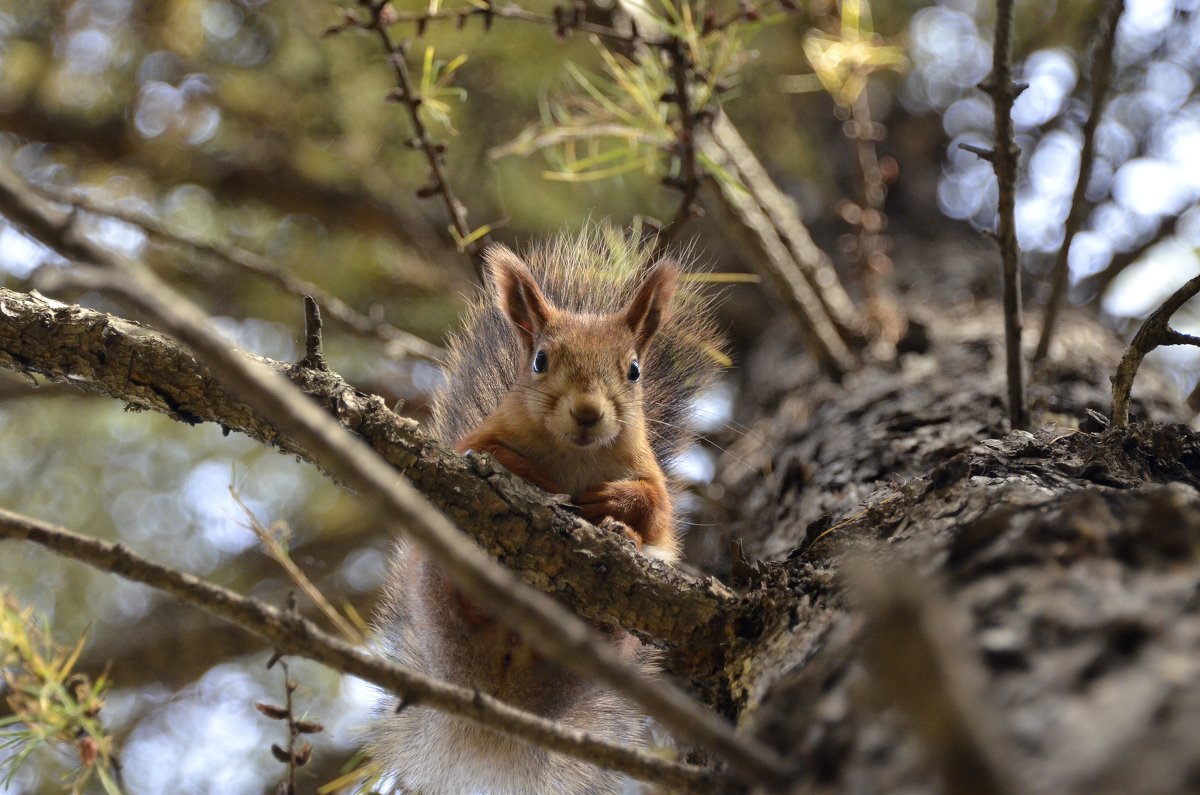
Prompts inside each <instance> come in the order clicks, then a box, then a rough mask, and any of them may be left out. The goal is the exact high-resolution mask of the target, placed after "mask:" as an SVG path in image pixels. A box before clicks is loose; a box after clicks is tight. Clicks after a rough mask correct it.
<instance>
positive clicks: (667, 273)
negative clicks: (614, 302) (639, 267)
mask: <svg viewBox="0 0 1200 795" xmlns="http://www.w3.org/2000/svg"><path fill="white" fill-rule="evenodd" d="M678 283H679V267H678V266H677V265H675V263H673V262H670V261H667V260H663V261H662V262H659V263H658V264H657V265H655V266H654V267H653V268H652V269H651V270H650V272H649V273H648V274H646V278H645V279H643V280H642V283H641V285H639V286H638V289H637V292H636V293H634V295H633V299H632V300H630V302H629V306H628V307H627V308H626V309H625V322H626V323H627V324H628V325H629V330H630V331H632V332H633V336H634V338H635V340H636V346H637V352H638V354H639V355H641V354H643V353H645V351H646V348H647V347H648V346H649V345H650V340H651V339H653V337H654V334H655V333H656V332H657V331H658V329H659V327H661V326H662V324H663V323H665V322H666V320H667V317H668V315H669V314H670V304H671V296H673V295H675V286H676V285H677V284H678Z"/></svg>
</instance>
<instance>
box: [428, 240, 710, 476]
mask: <svg viewBox="0 0 1200 795" xmlns="http://www.w3.org/2000/svg"><path fill="white" fill-rule="evenodd" d="M651 254H652V252H651V249H650V248H649V247H646V246H639V245H638V244H637V243H636V242H634V241H630V240H628V239H627V238H626V237H625V236H624V235H623V234H622V233H621V231H620V230H618V229H615V228H613V227H611V226H604V225H595V226H589V227H588V228H586V229H584V230H583V231H582V232H580V233H579V234H578V235H575V236H570V235H559V236H557V237H555V238H552V239H550V240H548V241H545V242H543V243H541V244H539V245H537V246H535V247H533V248H532V249H530V250H529V251H525V252H522V257H523V259H524V260H525V263H526V264H527V265H528V266H529V269H530V270H531V271H532V272H533V275H534V277H535V278H536V279H537V281H538V284H539V285H540V286H541V288H542V291H543V292H544V293H545V294H546V297H547V298H549V299H550V300H551V301H553V302H554V304H555V305H556V306H558V307H560V308H562V309H566V310H569V311H573V312H580V313H595V314H607V313H613V312H618V311H620V310H621V309H623V308H624V307H625V306H626V305H627V304H628V303H629V301H630V299H631V298H632V296H633V293H634V290H636V289H637V286H638V284H639V283H640V281H641V279H642V277H643V276H644V275H645V273H646V271H647V270H648V268H649V267H650V266H651V265H653V264H654V260H652V259H651ZM666 258H667V259H675V260H678V259H680V255H674V256H671V255H668V257H666ZM680 264H681V266H683V267H684V270H685V280H684V282H683V283H682V284H681V285H680V287H679V289H678V290H677V291H676V293H675V297H674V299H673V300H672V303H671V314H670V316H669V318H668V320H667V322H666V323H665V324H664V325H663V326H662V327H661V328H660V329H659V331H658V334H657V335H656V336H655V338H654V341H653V342H652V343H651V345H650V350H649V353H648V354H647V357H646V361H645V362H644V365H645V370H646V372H647V373H653V374H654V375H653V377H651V378H647V379H646V380H645V390H646V392H645V402H644V404H643V405H644V407H645V414H646V420H647V429H648V430H649V432H650V439H651V446H652V447H653V448H654V454H655V456H656V457H657V458H658V460H659V463H660V464H663V465H665V464H666V462H667V461H668V460H669V459H670V458H671V457H672V456H673V455H675V454H676V453H678V452H679V451H680V450H681V449H682V448H683V447H684V446H685V445H686V444H687V443H688V442H689V441H690V440H691V432H690V431H689V429H688V423H687V417H688V409H689V405H690V403H691V400H692V399H693V398H694V397H695V396H696V395H697V394H698V393H699V392H700V391H701V390H702V389H704V388H705V387H706V386H708V385H709V384H710V383H711V382H712V381H713V379H714V377H715V376H716V374H717V372H718V371H719V370H720V368H721V367H722V365H723V363H724V362H725V361H727V357H726V354H725V352H724V346H723V343H722V340H721V336H720V334H719V333H718V332H717V330H716V326H715V324H714V322H713V319H712V314H713V313H712V305H711V300H710V299H708V298H706V297H705V296H704V295H702V294H701V293H700V291H699V290H697V289H696V288H695V287H694V286H693V285H692V284H691V283H689V282H688V281H687V280H686V265H687V263H680ZM523 357H524V353H523V349H522V347H521V342H520V340H519V339H518V338H517V334H516V332H515V331H514V330H513V328H512V324H511V323H509V322H508V321H507V320H506V319H505V318H504V317H503V316H502V315H501V314H500V311H499V310H498V309H497V308H496V306H495V304H494V303H493V301H491V300H490V299H489V297H488V296H487V295H486V294H482V293H481V294H480V295H479V296H477V297H476V299H475V301H474V302H472V304H471V307H470V309H469V310H468V311H467V314H466V320H465V323H464V325H463V328H462V330H461V331H459V332H458V333H457V334H455V335H454V336H453V337H452V339H451V341H450V346H449V355H448V358H447V361H446V366H445V375H446V378H445V380H444V381H443V383H442V385H441V387H440V388H439V389H437V390H436V391H435V393H434V395H433V425H432V431H433V433H434V435H435V436H437V437H438V438H440V439H441V440H442V441H444V442H447V443H449V444H454V443H455V442H457V441H458V440H459V439H461V438H462V437H463V436H465V435H466V434H468V433H470V432H471V431H472V430H473V429H475V428H476V427H478V426H479V424H480V423H481V422H483V420H484V418H485V417H487V416H488V415H489V414H490V413H491V412H492V411H493V410H494V409H495V408H496V406H497V405H499V403H500V400H501V398H503V397H504V395H505V394H506V393H507V392H508V390H509V389H510V388H511V387H512V384H513V381H514V380H515V378H516V374H517V373H518V372H519V371H520V368H521V367H522V366H523Z"/></svg>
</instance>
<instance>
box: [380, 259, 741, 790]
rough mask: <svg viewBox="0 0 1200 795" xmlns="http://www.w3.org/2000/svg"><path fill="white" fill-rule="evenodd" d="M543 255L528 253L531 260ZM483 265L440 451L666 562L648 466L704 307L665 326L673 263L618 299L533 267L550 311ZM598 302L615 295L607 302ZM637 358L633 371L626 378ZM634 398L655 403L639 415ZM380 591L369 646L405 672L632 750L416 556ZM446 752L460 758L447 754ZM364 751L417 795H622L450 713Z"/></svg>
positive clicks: (706, 338) (689, 370)
mask: <svg viewBox="0 0 1200 795" xmlns="http://www.w3.org/2000/svg"><path fill="white" fill-rule="evenodd" d="M595 244H596V241H595V240H593V239H591V238H587V237H583V238H580V240H579V241H576V242H575V243H574V244H570V245H567V247H566V248H565V249H562V250H560V249H558V248H554V249H550V250H549V251H551V253H552V254H553V252H560V251H563V250H565V251H566V252H568V253H570V254H573V255H577V256H580V258H581V261H580V265H579V267H583V263H584V262H587V261H589V260H590V258H591V255H593V254H596V253H598V252H597V251H596V250H595V249H593V248H592V246H594V245H595ZM555 245H556V246H560V245H564V244H563V243H562V242H560V243H557V244H555ZM546 251H548V250H545V249H544V250H541V251H539V252H538V256H539V257H546V256H547V254H546ZM487 258H488V264H489V271H490V274H489V275H490V286H491V288H492V290H491V298H492V300H493V302H494V306H495V307H496V308H497V310H498V312H497V313H496V314H497V315H498V317H499V318H503V321H502V322H501V323H499V324H496V323H495V322H494V319H493V316H492V315H491V314H489V310H488V309H487V308H476V309H475V310H473V315H472V319H471V323H472V324H473V326H472V331H471V334H472V336H469V337H465V338H464V337H460V338H459V339H458V340H456V342H455V345H454V346H453V347H452V354H451V365H450V372H451V382H450V385H449V386H448V387H447V389H446V391H444V392H442V393H441V394H439V396H438V399H437V401H436V402H435V416H436V417H437V427H438V428H439V429H440V430H441V431H442V432H443V433H446V432H447V431H449V432H450V433H454V429H456V428H457V429H458V432H457V433H456V434H454V435H452V436H451V437H450V439H449V440H448V441H451V442H453V443H454V445H455V448H456V449H458V450H459V451H460V452H465V451H467V450H471V451H474V452H475V453H489V454H491V455H492V456H494V457H495V459H496V460H497V461H498V462H499V463H500V464H502V465H503V466H504V467H506V468H507V469H509V470H510V471H511V472H513V473H514V474H516V475H518V476H519V477H522V478H524V479H526V480H528V481H530V482H531V483H533V484H535V485H536V486H538V487H540V488H542V489H544V490H546V491H550V492H553V493H561V494H566V495H569V497H570V499H571V501H572V502H573V503H575V504H576V505H577V506H578V507H579V509H580V512H581V514H582V515H583V516H584V517H585V518H587V519H589V520H591V521H593V522H604V521H605V520H606V519H608V518H611V519H615V520H617V521H619V522H621V523H622V524H623V525H624V526H625V527H627V528H628V529H627V530H626V532H627V533H628V534H629V537H630V539H631V540H632V541H633V542H634V543H635V544H636V545H637V546H638V547H639V548H640V549H642V550H643V551H644V552H645V553H646V554H650V555H653V556H655V557H658V558H662V559H666V560H674V559H675V558H676V557H677V554H678V542H677V540H676V535H675V517H674V508H673V505H672V499H671V495H670V492H669V490H668V487H667V479H666V477H665V475H664V473H663V468H662V465H661V463H660V459H659V457H658V456H659V455H663V454H664V453H666V452H670V451H671V450H672V449H674V447H675V446H676V445H678V444H679V441H680V440H681V439H682V438H683V437H684V435H685V434H684V432H683V431H682V430H681V429H680V428H679V427H678V423H677V418H678V416H679V415H680V414H681V413H682V407H681V406H680V405H679V404H678V402H679V401H680V400H683V399H684V397H685V396H686V395H689V394H692V393H694V391H695V390H696V389H697V388H698V387H699V386H701V385H703V384H704V383H705V382H706V381H707V379H708V377H710V375H711V373H712V371H713V370H714V369H715V367H714V365H713V364H712V362H705V360H704V356H707V355H708V354H707V353H702V351H711V350H718V349H719V344H718V343H717V341H716V337H715V335H713V333H712V332H711V327H710V326H709V325H708V321H707V319H706V318H705V317H704V315H703V314H701V313H700V312H701V310H702V308H703V305H702V304H701V305H700V306H699V309H698V308H697V307H696V306H692V307H690V309H691V310H692V311H691V314H689V315H688V325H687V326H686V327H684V328H680V326H679V325H678V323H677V322H675V323H673V322H672V321H673V318H672V316H671V311H670V303H671V301H672V297H673V296H674V293H675V288H676V284H677V281H678V275H679V271H678V269H677V268H676V267H675V266H673V265H670V264H660V265H659V266H657V267H655V268H653V269H651V270H649V271H648V272H647V273H646V275H645V276H644V277H643V278H642V280H641V281H640V283H639V284H638V286H637V288H636V289H635V290H630V289H629V287H627V286H624V285H620V284H618V285H616V287H614V286H612V285H608V284H605V283H603V282H602V281H599V280H597V281H595V283H593V284H590V285H589V284H588V278H593V277H585V276H583V275H577V274H575V273H574V272H571V273H568V272H566V271H565V270H561V269H565V268H567V267H569V266H568V264H567V263H566V262H563V263H562V264H556V265H555V266H554V267H557V268H560V270H557V271H555V270H554V268H553V267H552V268H551V269H550V270H549V271H546V270H545V267H546V263H547V261H546V260H545V259H539V260H537V263H538V268H539V273H540V274H541V276H542V278H546V277H547V276H548V277H549V278H550V284H551V286H552V287H553V288H554V289H555V290H557V291H559V294H560V295H565V297H566V298H567V299H568V302H567V303H565V304H561V305H560V304H558V303H556V301H555V300H552V299H551V298H549V297H548V296H547V294H546V293H545V291H543V289H542V287H541V285H540V284H539V281H538V279H537V278H535V276H534V275H533V273H532V272H531V271H530V269H529V268H528V267H527V266H526V265H525V263H524V262H523V261H522V260H521V259H520V258H518V257H517V256H516V255H515V254H513V253H512V252H511V251H509V250H508V249H506V248H503V247H498V246H497V247H492V248H491V249H489V250H488V252H487ZM597 278H598V277H597ZM564 288H566V289H564ZM582 290H589V291H591V292H590V293H589V292H583V293H580V292H578V291H582ZM601 291H607V292H608V293H612V294H613V295H620V296H622V297H621V298H620V300H619V301H617V300H614V299H613V298H612V297H610V296H608V295H603V294H601ZM578 306H582V307H583V308H582V309H578V308H575V307H578ZM663 329H667V331H665V332H663ZM660 332H662V333H661V335H660ZM656 337H659V338H660V339H659V340H658V341H657V342H656ZM656 346H657V347H656ZM664 349H665V350H664ZM538 351H542V352H544V353H545V355H546V360H545V362H544V364H545V367H544V370H545V372H541V373H536V372H534V369H533V366H532V365H533V361H534V358H535V357H536V355H537V353H538ZM635 359H636V360H637V361H638V362H639V364H640V365H641V366H643V367H644V368H645V369H644V372H643V377H642V378H639V379H638V380H637V381H632V382H631V381H630V380H629V378H628V374H629V372H630V365H631V363H632V362H633V361H634V360H635ZM644 382H648V383H649V387H650V388H649V389H647V388H646V387H645V386H643V383H644ZM648 394H653V396H654V398H655V400H654V401H653V405H652V406H651V407H650V408H649V409H648V408H647V406H646V405H645V399H646V397H647V395H648ZM493 395H494V396H495V397H494V398H493V397H492V396H493ZM492 400H494V401H495V402H491V401H492ZM448 401H455V402H448ZM648 415H649V416H650V419H651V420H652V421H653V422H654V423H656V427H660V428H664V429H665V430H664V431H660V432H658V433H656V434H655V437H656V438H655V439H654V440H653V441H654V445H657V446H658V455H656V449H655V446H654V445H652V439H651V434H649V433H648V432H647V429H648V422H647V419H648ZM472 418H473V419H472ZM455 436H458V437H459V438H455ZM391 581H392V586H391V589H390V592H389V594H388V599H387V605H386V606H385V613H386V614H387V616H388V624H387V625H385V627H384V637H385V638H386V639H387V640H388V642H389V644H390V646H391V649H392V653H393V654H394V655H395V656H396V657H397V658H399V659H401V660H402V661H403V662H405V663H407V664H409V665H413V666H414V667H416V668H418V669H419V670H422V671H424V672H426V673H429V674H431V675H433V676H436V677H438V678H444V679H448V680H450V681H453V682H455V683H458V684H461V685H464V686H467V687H473V688H478V689H480V690H484V691H486V692H489V693H492V694H494V695H496V696H498V697H500V698H502V699H504V700H506V701H510V702H512V703H514V704H516V705H517V706H520V707H522V708H524V709H528V710H532V711H535V712H538V713H539V714H543V715H547V716H550V717H555V718H557V719H559V720H562V721H564V722H565V723H567V724H568V725H572V726H576V727H578V728H581V729H584V730H586V731H589V732H593V733H596V734H599V735H601V736H605V737H608V738H610V739H613V740H616V741H619V742H626V743H628V742H634V741H635V738H636V736H637V735H638V734H639V733H640V731H641V728H640V727H641V719H640V717H639V716H638V715H637V713H636V711H634V710H633V709H632V708H631V707H630V706H629V705H628V704H627V703H625V702H624V701H623V700H621V699H619V698H617V697H616V696H614V695H613V694H612V693H610V692H608V691H606V690H604V689H602V688H598V687H596V686H595V685H593V684H591V683H588V682H586V681H584V680H581V679H579V678H578V677H576V676H574V675H572V674H570V673H569V672H567V671H565V670H563V669H561V668H559V667H558V666H556V665H554V664H552V663H550V662H548V661H546V660H545V659H543V658H542V657H541V656H540V655H538V654H537V653H536V652H535V651H534V650H533V649H532V647H530V646H529V645H528V644H527V643H525V642H524V641H523V640H522V639H521V638H520V637H519V636H518V635H515V634H514V633H511V632H509V631H508V630H506V629H505V628H504V627H503V626H502V625H500V624H499V623H498V622H496V621H495V620H493V619H492V618H491V617H490V615H489V614H488V613H487V611H486V610H484V609H482V607H480V606H477V605H475V604H472V603H471V602H470V601H469V600H467V599H465V598H464V597H463V596H462V595H461V593H460V592H459V591H458V590H457V589H456V588H454V586H453V585H452V584H451V583H450V582H449V581H448V580H447V579H446V578H445V577H444V576H442V575H441V573H440V572H439V571H438V570H437V569H436V568H435V567H434V566H433V565H432V564H431V563H430V562H429V561H428V559H427V558H426V557H425V555H424V554H422V553H420V552H419V550H417V549H415V548H409V547H404V548H401V549H400V550H399V551H398V555H397V559H396V561H395V563H394V565H393V568H392V577H391ZM598 629H600V630H601V631H602V632H603V633H604V634H605V636H606V637H607V638H608V639H609V640H610V642H612V643H613V645H614V646H615V647H616V648H617V649H618V650H619V651H620V652H621V655H622V656H623V657H625V658H626V659H629V660H631V661H634V662H636V663H637V664H639V665H641V666H643V667H644V668H646V667H647V663H646V662H645V659H644V655H645V651H644V650H643V648H642V646H641V644H640V643H639V642H638V641H637V640H636V639H635V638H633V636H631V635H629V634H628V633H626V632H624V631H623V630H620V629H616V628H611V627H598ZM455 744H456V745H458V746H461V747H451V746H452V745H455ZM372 745H373V753H374V754H375V755H376V756H377V758H378V759H379V760H380V762H381V763H382V764H383V765H384V766H385V767H386V768H388V769H391V770H394V771H395V772H396V773H397V774H398V775H400V777H401V781H402V782H404V783H405V784H406V785H408V786H411V787H414V788H416V789H417V790H419V791H422V792H425V791H428V792H445V793H457V792H467V791H474V790H475V789H480V788H482V789H486V790H487V791H489V792H494V793H514V794H515V793H526V792H529V793H542V792H545V793H551V792H553V793H569V794H570V795H584V793H588V794H591V793H610V792H617V791H619V778H618V777H615V776H613V775H612V774H609V773H606V772H605V771H601V770H598V769H594V768H590V767H588V766H584V765H579V764H578V763H576V762H574V761H573V760H570V759H568V758H566V757H561V756H559V755H556V754H547V753H545V752H540V751H536V750H531V749H530V748H529V747H528V746H524V745H523V744H521V743H517V742H513V741H510V740H507V739H505V738H501V737H500V736H499V735H493V734H491V733H490V732H486V731H484V730H480V729H475V728H473V727H470V726H469V725H467V724H463V723H461V722H456V721H455V720H454V719H446V718H444V717H442V716H436V715H435V714H433V713H429V714H420V715H419V716H414V710H413V709H409V710H405V711H404V712H402V713H401V714H400V715H398V716H394V717H390V718H387V719H386V720H384V721H381V723H380V724H378V725H377V727H376V729H375V730H374V739H373V743H372ZM466 746H469V747H466Z"/></svg>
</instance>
